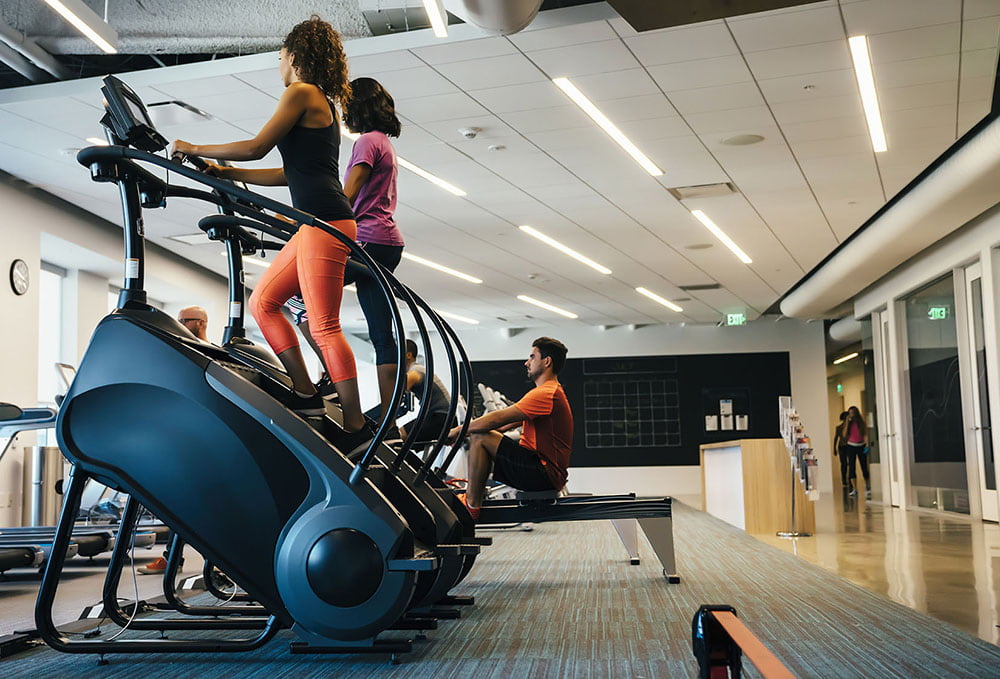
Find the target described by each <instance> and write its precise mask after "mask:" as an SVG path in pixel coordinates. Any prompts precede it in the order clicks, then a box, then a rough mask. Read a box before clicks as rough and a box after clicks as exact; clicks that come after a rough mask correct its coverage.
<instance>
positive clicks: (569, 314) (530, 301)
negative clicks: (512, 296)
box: [517, 295, 580, 318]
mask: <svg viewBox="0 0 1000 679" xmlns="http://www.w3.org/2000/svg"><path fill="white" fill-rule="evenodd" d="M517 298H518V299H519V300H521V301H522V302H527V303H528V304H534V305H535V306H539V307H542V308H543V309H548V310H549V311H554V312H555V313H557V314H559V315H560V316H565V317H566V318H580V317H579V316H577V315H576V314H574V313H573V312H572V311H566V310H565V309H560V308H559V307H557V306H553V305H552V304H548V303H546V302H542V301H540V300H537V299H535V298H534V297H528V296H527V295H518V296H517Z"/></svg>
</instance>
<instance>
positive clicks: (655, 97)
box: [600, 93, 687, 130]
mask: <svg viewBox="0 0 1000 679" xmlns="http://www.w3.org/2000/svg"><path fill="white" fill-rule="evenodd" d="M600 106H601V110H602V111H603V112H604V115H606V116H607V117H608V118H609V119H611V120H613V121H614V122H615V124H617V125H618V126H619V127H620V126H621V125H622V124H623V123H626V122H628V121H631V120H649V119H653V118H657V119H661V120H663V119H673V118H678V116H677V110H676V109H675V108H674V107H673V106H671V105H670V101H668V100H667V98H666V97H665V96H663V95H662V94H659V93H657V94H650V95H645V96H642V97H623V98H621V99H606V100H604V101H601V102H600ZM678 119H679V118H678ZM683 127H684V129H685V130H686V129H687V126H686V125H683Z"/></svg>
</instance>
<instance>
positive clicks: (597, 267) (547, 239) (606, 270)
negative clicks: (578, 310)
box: [518, 224, 611, 278]
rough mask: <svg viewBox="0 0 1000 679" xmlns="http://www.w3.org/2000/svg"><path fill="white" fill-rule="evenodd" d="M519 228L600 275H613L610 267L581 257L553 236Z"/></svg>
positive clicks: (531, 229) (532, 228) (525, 225)
mask: <svg viewBox="0 0 1000 679" xmlns="http://www.w3.org/2000/svg"><path fill="white" fill-rule="evenodd" d="M518 228H519V229H521V231H524V232H525V233H526V234H528V235H529V236H533V237H534V238H537V239H538V240H540V241H542V242H543V243H545V244H546V245H548V246H549V247H553V248H555V249H556V250H559V251H560V252H562V253H563V254H564V255H569V256H570V257H572V258H573V259H575V260H576V261H578V262H582V263H584V264H586V265H587V266H589V267H590V268H591V269H594V270H595V271H599V272H600V273H602V274H604V275H608V274H610V273H611V269H609V268H608V267H606V266H604V265H603V264H598V263H597V262H595V261H594V260H592V259H590V258H589V257H585V256H584V255H581V254H580V253H579V252H577V251H576V250H574V249H573V248H571V247H569V246H566V245H563V244H562V243H560V242H559V241H557V240H556V239H555V238H552V237H551V236H546V235H545V234H544V233H542V232H541V231H539V230H538V229H536V228H534V227H531V226H528V225H527V224H522V225H521V226H519V227H518ZM528 278H531V276H528Z"/></svg>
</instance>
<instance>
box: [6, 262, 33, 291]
mask: <svg viewBox="0 0 1000 679" xmlns="http://www.w3.org/2000/svg"><path fill="white" fill-rule="evenodd" d="M28 282H29V280H28V265H27V264H26V263H25V261H24V260H23V259H15V260H14V262H13V263H12V264H11V265H10V287H11V289H12V290H13V291H14V294H15V295H23V294H24V293H26V292H27V291H28Z"/></svg>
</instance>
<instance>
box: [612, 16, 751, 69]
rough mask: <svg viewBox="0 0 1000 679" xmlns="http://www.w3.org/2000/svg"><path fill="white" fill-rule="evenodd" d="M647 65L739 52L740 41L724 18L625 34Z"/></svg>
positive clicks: (638, 55)
mask: <svg viewBox="0 0 1000 679" xmlns="http://www.w3.org/2000/svg"><path fill="white" fill-rule="evenodd" d="M624 41H625V44H626V45H628V47H629V49H631V50H632V52H633V53H635V56H636V57H637V58H638V59H639V61H641V62H642V63H643V64H645V65H646V66H655V65H657V64H672V63H675V62H678V61H695V60H702V59H712V58H715V57H723V56H728V55H735V54H738V53H739V50H738V49H737V47H736V43H734V42H733V38H732V36H731V35H730V34H729V30H728V29H727V28H726V26H725V24H724V23H723V22H721V21H713V22H705V23H702V24H696V25H693V26H682V27H678V28H671V29H666V30H662V31H650V32H649V33H643V34H641V35H637V36H635V37H627V38H624Z"/></svg>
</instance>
